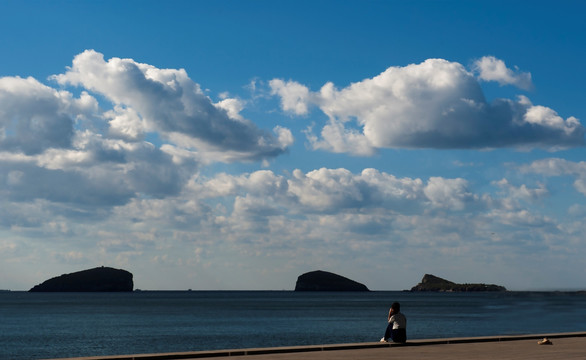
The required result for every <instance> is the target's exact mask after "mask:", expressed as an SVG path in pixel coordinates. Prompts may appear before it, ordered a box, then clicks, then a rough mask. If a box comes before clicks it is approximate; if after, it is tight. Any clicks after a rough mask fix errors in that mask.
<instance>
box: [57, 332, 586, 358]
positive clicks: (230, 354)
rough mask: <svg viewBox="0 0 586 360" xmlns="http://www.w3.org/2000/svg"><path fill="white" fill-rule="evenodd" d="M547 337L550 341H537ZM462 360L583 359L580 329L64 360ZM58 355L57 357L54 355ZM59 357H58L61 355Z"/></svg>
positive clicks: (585, 341)
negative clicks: (395, 341)
mask: <svg viewBox="0 0 586 360" xmlns="http://www.w3.org/2000/svg"><path fill="white" fill-rule="evenodd" d="M544 337H547V338H548V339H550V340H551V342H552V345H538V344H537V342H538V340H541V339H543V338H544ZM234 357H242V360H297V359H304V360H334V359H335V360H346V359H347V360H354V359H360V360H383V359H388V358H391V359H393V360H432V359H433V360H448V359H450V360H460V359H461V360H464V359H466V360H467V359H476V360H485V359H499V360H517V359H519V360H520V359H523V360H525V359H531V360H540V359H548V360H551V359H564V360H572V359H580V360H584V359H586V332H579V333H562V334H536V335H522V336H491V337H475V338H450V339H430V340H411V341H409V342H408V343H407V344H406V345H398V344H387V343H358V344H337V345H315V346H294V347H277V348H256V349H234V350H216V351H196V352H181V353H165V354H140V355H121V356H96V357H83V358H68V359H67V360H179V359H202V358H214V359H217V360H227V359H228V358H231V359H230V360H236V359H234ZM54 360H58V359H54ZM61 360H63V359H61Z"/></svg>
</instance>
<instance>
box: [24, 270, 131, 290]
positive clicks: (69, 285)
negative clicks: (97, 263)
mask: <svg viewBox="0 0 586 360" xmlns="http://www.w3.org/2000/svg"><path fill="white" fill-rule="evenodd" d="M133 287H134V283H133V281H132V274H131V273H130V272H128V271H126V270H120V269H113V268H109V267H103V266H102V267H97V268H94V269H89V270H83V271H78V272H74V273H71V274H63V275H61V276H57V277H54V278H52V279H49V280H47V281H45V282H43V283H42V284H39V285H35V286H34V287H33V288H32V289H30V290H29V291H30V292H121V291H132V290H133Z"/></svg>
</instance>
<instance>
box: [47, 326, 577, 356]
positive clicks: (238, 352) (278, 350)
mask: <svg viewBox="0 0 586 360" xmlns="http://www.w3.org/2000/svg"><path fill="white" fill-rule="evenodd" d="M544 337H547V338H550V339H559V338H571V337H586V332H570V333H556V334H527V335H503V336H484V337H461V338H444V339H415V340H409V341H408V342H407V343H406V344H397V343H380V342H369V343H353V344H331V345H308V346H286V347H272V348H250V349H233V350H212V351H192V352H176V353H162V354H137V355H113V356H91V357H77V358H66V359H65V358H62V359H53V360H181V359H201V358H214V357H232V356H246V355H266V354H285V353H302V352H320V351H334V350H357V349H374V348H385V347H409V346H425V345H441V344H467V343H486V342H504V341H516V340H537V339H542V338H544Z"/></svg>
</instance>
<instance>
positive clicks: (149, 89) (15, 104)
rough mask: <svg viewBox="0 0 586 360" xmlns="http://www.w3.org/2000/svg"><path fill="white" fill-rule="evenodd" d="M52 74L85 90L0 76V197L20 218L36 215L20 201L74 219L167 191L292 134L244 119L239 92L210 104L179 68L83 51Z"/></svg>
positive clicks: (280, 147)
mask: <svg viewBox="0 0 586 360" xmlns="http://www.w3.org/2000/svg"><path fill="white" fill-rule="evenodd" d="M52 78H53V79H54V80H57V81H58V82H59V83H60V84H62V85H68V84H73V85H79V86H81V87H83V89H82V91H81V92H80V94H79V96H77V97H76V96H74V95H73V93H71V92H69V91H68V90H65V89H60V90H58V89H54V88H52V87H50V86H47V85H45V84H42V83H41V82H39V81H38V80H36V79H34V78H31V77H29V78H21V77H2V78H0V200H1V201H2V203H3V204H6V208H8V207H9V206H8V204H11V205H10V208H12V209H13V210H14V211H12V212H13V213H14V214H15V216H16V217H15V219H16V218H18V219H21V220H17V223H30V224H33V223H35V221H32V220H26V221H25V220H22V217H21V216H20V215H19V214H20V213H24V211H22V212H19V211H20V210H18V209H19V208H22V206H21V205H22V204H24V203H26V202H29V203H34V204H36V206H37V207H38V208H39V209H40V210H39V213H43V211H48V212H51V213H54V214H55V215H57V214H59V213H62V214H64V215H66V216H74V217H77V216H86V215H87V216H93V215H95V214H102V215H103V214H105V213H108V212H109V211H111V209H112V207H114V206H122V205H124V204H127V203H129V202H131V201H132V199H142V198H147V199H162V198H165V197H173V196H176V195H178V194H179V193H180V192H181V191H182V189H183V186H184V185H185V184H186V182H187V180H188V179H190V178H191V177H192V176H193V175H194V174H195V173H196V171H197V170H198V168H199V166H200V164H202V163H204V162H205V163H210V162H212V161H217V160H222V161H234V160H259V159H267V158H270V157H273V156H276V155H278V154H280V153H282V152H284V151H285V150H286V148H287V146H288V145H290V144H291V143H292V142H293V137H292V135H291V132H290V131H289V130H288V129H285V128H282V127H279V126H277V127H275V129H274V132H275V133H274V134H271V133H268V132H266V131H263V130H261V129H259V128H258V127H256V125H254V124H253V123H252V122H250V121H248V120H246V119H244V117H243V116H242V115H241V114H240V111H241V110H242V109H243V106H244V103H243V102H241V101H240V100H238V99H230V98H225V99H223V100H222V101H220V102H219V103H217V104H214V103H212V102H211V100H210V99H209V98H208V97H207V96H205V95H204V93H203V92H202V91H201V89H200V88H199V85H198V84H196V83H194V82H193V81H191V80H190V79H189V77H188V76H187V74H186V72H185V71H184V70H173V69H157V68H155V67H153V66H150V65H146V64H139V63H136V62H134V61H133V60H130V59H118V58H114V59H111V60H109V61H107V62H106V61H104V59H103V56H102V54H99V53H97V52H95V51H85V52H83V53H81V54H79V55H78V56H76V57H75V59H74V61H73V66H72V67H71V68H70V69H69V70H68V71H67V72H66V73H65V74H62V75H56V76H53V77H52ZM92 92H93V93H98V94H100V95H102V96H103V97H100V101H98V99H97V98H95V97H94V96H92V95H91V94H90V93H92ZM108 102H111V103H108ZM149 136H152V138H159V139H160V138H163V139H166V141H165V143H163V144H154V143H151V142H148V141H147V139H149ZM29 210H30V209H29ZM10 212H11V211H9V210H6V211H5V214H4V215H5V217H4V218H5V219H7V218H10V215H9V213H10ZM66 213H67V214H66ZM7 224H9V222H8V223H7Z"/></svg>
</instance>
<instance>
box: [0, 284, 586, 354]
mask: <svg viewBox="0 0 586 360" xmlns="http://www.w3.org/2000/svg"><path fill="white" fill-rule="evenodd" d="M394 301H399V302H400V303H401V310H402V312H403V313H404V314H405V315H406V316H407V320H408V323H407V336H408V338H409V339H425V338H443V337H461V336H489V335H514V334H535V333H556V332H574V331H586V294H584V293H566V292H504V293H410V292H393V291H372V292H364V293H362V292H360V293H343V292H334V293H330V292H293V291H183V292H166V291H140V292H138V291H137V292H131V293H28V292H14V291H13V292H0V359H2V360H4V359H6V360H18V359H27V360H28V359H50V358H64V357H79V356H98V355H124V354H141V353H160V352H178V351H197V350H217V349H234V348H250V347H272V346H288V345H311V344H337V343H353V342H369V341H378V340H379V339H380V338H381V336H382V335H383V333H384V330H385V326H386V320H387V313H388V309H389V307H390V305H391V303H392V302H394Z"/></svg>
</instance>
